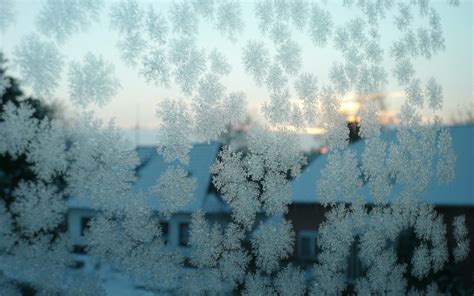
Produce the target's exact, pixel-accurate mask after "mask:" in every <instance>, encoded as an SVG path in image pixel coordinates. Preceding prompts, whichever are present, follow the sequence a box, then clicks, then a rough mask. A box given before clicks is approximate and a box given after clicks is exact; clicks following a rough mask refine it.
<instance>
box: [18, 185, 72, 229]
mask: <svg viewBox="0 0 474 296" xmlns="http://www.w3.org/2000/svg"><path fill="white" fill-rule="evenodd" d="M13 195H14V196H15V198H16V200H15V202H14V203H13V205H12V211H13V213H15V214H17V215H18V220H17V221H18V224H19V225H20V227H22V229H23V230H24V231H25V233H27V234H29V235H33V234H35V233H37V232H39V231H41V230H43V231H48V230H52V229H53V228H54V227H56V226H57V225H58V224H59V223H60V222H61V221H62V219H63V216H64V215H65V214H66V210H67V208H66V204H65V203H64V202H62V200H61V199H62V196H61V195H59V194H57V189H56V188H55V187H53V186H45V185H43V184H42V183H38V184H34V183H20V184H19V185H18V188H17V189H16V190H15V192H14V193H13Z"/></svg>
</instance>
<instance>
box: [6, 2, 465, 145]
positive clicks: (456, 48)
mask: <svg viewBox="0 0 474 296" xmlns="http://www.w3.org/2000/svg"><path fill="white" fill-rule="evenodd" d="M5 1H6V0H0V5H2V3H3V4H4V5H5V3H8V2H11V3H12V5H13V9H14V11H15V19H14V21H13V22H12V24H11V25H10V26H8V27H7V29H6V30H5V31H4V32H0V50H1V51H2V52H4V54H5V56H6V58H7V59H9V60H11V59H12V57H13V56H14V52H15V47H16V46H17V45H18V44H19V42H20V40H21V38H23V37H24V36H26V35H28V34H29V33H31V32H33V31H35V20H36V18H37V15H38V13H39V11H40V9H41V7H42V5H43V3H44V2H45V1H6V2H5ZM116 2H117V1H105V7H103V9H102V11H101V14H100V18H99V20H98V21H97V22H96V23H93V24H92V25H91V26H90V27H89V28H88V29H87V30H86V31H85V32H79V33H77V34H75V35H74V36H72V37H71V38H69V39H68V40H67V41H66V42H64V43H62V44H58V45H59V46H60V50H61V52H62V53H63V54H64V55H65V57H66V61H67V62H66V63H67V64H68V63H70V62H71V61H74V60H81V59H82V58H83V56H84V55H85V54H86V53H87V52H93V53H95V54H101V55H102V56H103V57H104V58H105V59H106V60H108V61H110V62H112V63H113V64H114V66H115V73H116V75H117V77H118V79H119V80H120V83H121V89H120V91H119V93H118V94H117V96H116V97H115V98H114V99H113V100H112V101H111V102H110V103H109V104H107V105H106V106H104V107H102V108H99V107H97V106H92V107H90V108H89V109H91V110H94V112H95V113H96V114H97V116H98V117H99V118H101V119H103V120H104V121H109V120H111V119H114V121H115V122H116V124H117V125H118V126H120V127H123V128H124V129H127V130H128V133H129V136H130V137H132V134H133V132H131V131H133V128H134V127H135V126H137V125H138V126H139V127H140V136H139V140H138V141H139V143H141V144H150V143H152V142H153V141H154V139H155V137H154V133H155V129H156V128H157V127H158V126H159V123H160V122H159V119H158V118H156V115H155V114H156V107H157V104H158V102H159V101H160V100H161V99H163V98H167V97H182V94H181V93H180V92H179V90H178V89H177V88H176V87H175V86H172V87H170V88H168V89H167V88H163V87H158V86H154V85H148V84H147V83H146V82H145V80H144V79H143V77H140V75H139V74H138V71H137V70H136V69H134V68H131V67H128V66H127V65H125V64H124V63H123V61H122V60H121V59H120V53H119V51H118V49H117V47H116V43H117V41H118V40H119V36H118V34H117V32H116V31H114V30H112V29H111V26H110V23H109V22H110V20H109V17H108V16H109V12H110V7H111V5H114V3H116ZM138 2H139V3H140V5H142V6H143V7H145V8H146V7H147V5H149V4H152V5H153V6H154V7H155V8H156V9H157V10H158V11H159V12H160V13H162V14H164V15H165V16H168V9H169V7H170V6H171V2H157V1H153V2H150V1H138ZM339 2H342V1H333V0H329V1H327V5H328V8H329V10H330V11H331V12H332V15H333V18H334V20H335V22H336V24H338V23H340V22H343V21H345V20H347V19H349V18H350V16H351V11H350V10H347V9H343V8H342V7H341V5H340V4H339ZM447 2H448V1H434V2H433V6H434V7H435V8H437V9H438V12H439V13H440V16H441V22H442V26H443V30H444V37H445V40H446V41H445V44H446V50H445V51H444V52H441V53H440V54H438V55H437V56H434V57H432V58H431V59H430V60H425V59H422V58H420V59H417V60H415V69H416V71H417V75H418V77H420V78H421V79H422V81H426V80H427V79H429V78H430V77H431V76H434V77H435V78H436V79H437V80H438V82H439V83H440V84H441V85H442V86H443V90H444V97H445V101H444V106H443V109H442V111H441V115H442V116H443V117H444V118H445V120H447V121H449V120H450V119H451V118H452V117H453V116H456V115H457V114H458V112H464V111H465V110H471V112H472V110H473V108H474V103H473V101H474V92H473V83H474V82H473V76H472V69H473V68H474V62H473V60H472V53H473V48H472V40H473V38H472V37H473V31H474V28H473V24H472V16H473V2H472V1H461V5H460V6H459V7H451V6H449V5H447ZM9 5H10V4H9ZM254 5H255V4H254V3H253V2H242V8H243V18H244V21H245V27H244V28H243V32H242V34H241V35H240V37H239V38H238V41H237V42H236V43H232V42H230V41H227V40H226V39H224V38H222V37H220V35H219V33H218V32H217V30H216V29H215V28H214V27H213V26H212V25H209V24H205V23H203V22H201V23H200V26H199V30H200V31H199V32H200V35H199V37H198V46H199V47H202V48H205V49H206V50H207V52H209V51H210V50H211V49H212V48H214V47H216V48H218V49H220V50H221V51H222V52H223V53H224V54H225V55H226V57H227V58H228V61H229V62H230V64H231V65H232V67H233V68H232V73H231V75H229V76H228V77H226V78H225V79H224V84H225V85H226V87H227V90H228V91H241V90H242V91H245V93H246V94H247V100H248V101H249V112H250V113H251V114H253V116H255V117H257V118H258V117H260V116H261V114H260V111H259V106H260V105H261V104H262V102H265V101H266V100H267V98H268V92H267V91H266V90H265V89H264V88H263V87H259V86H257V85H256V84H255V83H254V82H253V80H252V78H251V77H250V76H249V75H247V74H246V73H245V71H244V69H243V66H242V63H241V59H242V47H243V46H245V44H246V42H247V41H248V40H252V39H257V40H264V41H265V43H266V44H267V45H269V46H270V45H271V43H270V41H268V40H265V39H264V38H263V39H262V37H261V35H260V33H259V31H258V28H257V24H256V20H255V17H253V15H254V14H253V7H254ZM387 22H388V21H386V24H384V22H382V24H381V27H382V28H384V29H383V30H381V33H382V34H383V35H382V41H381V42H382V45H384V48H385V50H386V51H387V45H388V44H390V42H391V41H393V39H394V36H396V34H397V32H396V31H395V29H394V26H392V25H391V23H387ZM295 36H296V41H297V42H299V44H300V45H301V47H302V49H303V69H302V70H303V71H304V72H311V73H314V74H315V75H316V76H317V78H318V83H319V84H320V85H321V84H323V83H324V82H327V81H328V70H329V67H330V65H331V64H332V62H333V61H334V60H335V59H337V55H336V54H335V53H334V50H333V48H331V46H327V47H325V48H317V47H315V46H314V45H313V44H312V43H311V41H310V40H309V38H308V36H305V35H303V34H299V33H298V34H296V35H295ZM67 64H66V65H67ZM387 65H389V64H388V63H387ZM390 65H391V64H390ZM8 67H9V69H10V71H11V72H10V73H12V74H13V75H14V76H16V77H21V75H20V74H19V72H18V69H16V67H15V65H14V64H13V63H10V64H9V65H8ZM66 73H67V69H64V70H63V75H62V80H61V84H60V86H59V87H58V89H57V90H56V93H55V96H54V98H49V99H48V100H50V101H57V102H60V104H61V105H62V106H63V107H64V108H65V113H73V112H71V111H73V110H75V109H76V107H74V106H73V105H72V104H71V102H70V100H69V95H68V88H67V76H66V75H65V74H66ZM385 93H386V101H385V102H386V105H387V109H388V111H389V112H393V113H395V112H396V111H397V110H398V108H399V107H400V105H401V102H402V101H403V99H404V98H403V92H402V91H401V89H400V88H399V87H398V86H397V85H396V84H395V83H394V81H393V80H390V81H389V83H388V85H387V87H386V89H385Z"/></svg>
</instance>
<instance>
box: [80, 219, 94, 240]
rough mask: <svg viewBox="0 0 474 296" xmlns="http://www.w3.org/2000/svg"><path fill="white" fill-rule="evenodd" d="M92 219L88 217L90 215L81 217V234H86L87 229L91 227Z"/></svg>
mask: <svg viewBox="0 0 474 296" xmlns="http://www.w3.org/2000/svg"><path fill="white" fill-rule="evenodd" d="M91 220H92V217H88V216H83V217H81V236H84V233H85V232H86V230H87V229H89V227H90V222H91Z"/></svg>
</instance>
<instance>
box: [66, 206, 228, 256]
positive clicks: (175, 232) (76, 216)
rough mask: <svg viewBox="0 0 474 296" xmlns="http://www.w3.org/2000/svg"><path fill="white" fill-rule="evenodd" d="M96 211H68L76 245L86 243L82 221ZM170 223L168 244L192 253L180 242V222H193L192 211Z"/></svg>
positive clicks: (222, 217) (222, 219)
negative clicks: (82, 230)
mask: <svg viewBox="0 0 474 296" xmlns="http://www.w3.org/2000/svg"><path fill="white" fill-rule="evenodd" d="M95 214H96V212H95V211H94V210H92V209H85V208H70V209H69V212H68V217H67V220H68V230H69V233H70V235H71V240H72V243H73V244H74V245H76V246H83V245H84V244H85V241H84V238H83V236H82V234H81V221H82V219H83V218H92V217H94V216H95ZM206 218H207V219H208V221H209V222H210V223H219V224H221V225H222V226H224V225H226V224H227V223H228V222H229V221H230V215H229V214H210V215H206ZM163 222H166V223H168V238H167V240H168V242H167V245H168V246H169V247H170V248H173V249H176V250H179V251H180V252H181V253H182V254H183V255H185V256H188V255H190V252H191V249H190V248H189V247H186V246H181V245H180V243H179V238H180V224H190V223H191V213H177V214H174V215H172V216H171V218H170V219H169V220H167V221H163Z"/></svg>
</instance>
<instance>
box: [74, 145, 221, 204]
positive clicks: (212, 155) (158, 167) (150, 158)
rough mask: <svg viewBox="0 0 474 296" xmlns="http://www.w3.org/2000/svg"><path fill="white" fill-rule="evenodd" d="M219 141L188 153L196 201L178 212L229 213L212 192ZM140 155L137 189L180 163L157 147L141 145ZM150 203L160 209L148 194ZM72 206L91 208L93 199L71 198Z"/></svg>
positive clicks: (146, 189)
mask: <svg viewBox="0 0 474 296" xmlns="http://www.w3.org/2000/svg"><path fill="white" fill-rule="evenodd" d="M219 148H220V144H219V143H216V142H212V143H208V144H193V146H192V149H191V151H190V152H189V163H188V164H187V165H185V166H183V168H184V169H185V170H186V171H187V172H188V176H190V177H193V178H195V179H196V184H197V186H196V189H195V191H194V197H193V200H192V201H191V202H190V203H188V204H187V205H186V206H185V207H183V208H182V209H181V210H180V211H179V213H191V212H194V211H196V210H198V209H202V210H204V211H205V212H206V213H222V212H229V207H228V206H227V205H226V204H225V203H224V202H223V201H222V200H221V199H220V198H219V197H218V196H216V195H215V194H213V193H209V192H208V190H209V185H210V184H211V172H210V166H211V165H212V164H213V163H214V160H215V159H216V157H217V153H218V151H219ZM137 154H138V157H139V159H140V164H139V165H138V166H137V168H136V175H137V180H136V182H135V184H134V185H133V190H134V191H136V192H140V191H141V192H144V193H145V194H147V193H148V192H149V189H151V187H153V186H154V185H155V184H156V183H157V181H158V179H159V178H160V176H161V175H162V174H163V173H164V172H165V171H166V169H167V168H168V167H170V166H175V165H180V164H179V163H178V162H177V161H174V162H170V163H167V162H165V160H164V159H163V157H162V156H161V155H160V154H159V153H158V152H157V150H156V147H152V146H146V147H138V148H137ZM146 198H147V200H148V203H149V205H150V206H151V207H152V208H154V209H159V206H160V205H159V198H158V197H157V196H155V195H152V194H149V195H148V196H146ZM68 206H69V207H70V208H78V209H88V208H91V204H90V200H89V199H88V198H87V197H85V198H70V199H68Z"/></svg>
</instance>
